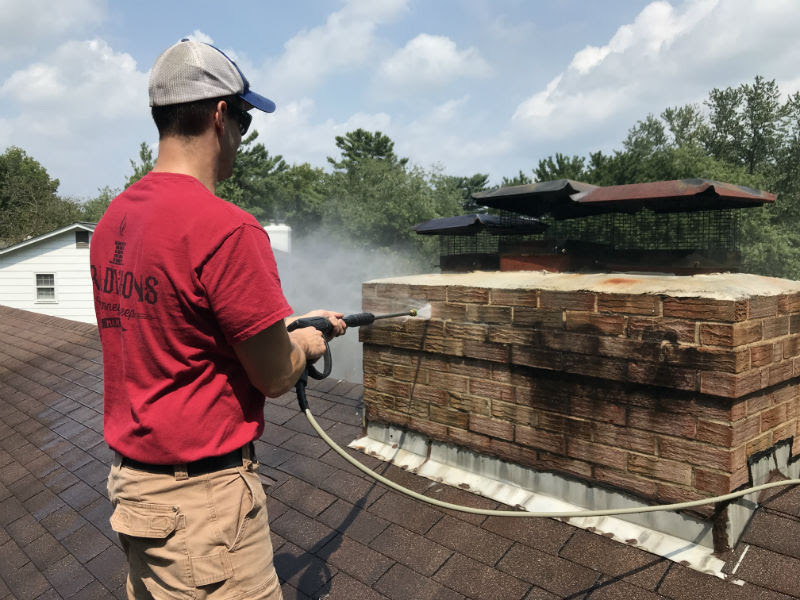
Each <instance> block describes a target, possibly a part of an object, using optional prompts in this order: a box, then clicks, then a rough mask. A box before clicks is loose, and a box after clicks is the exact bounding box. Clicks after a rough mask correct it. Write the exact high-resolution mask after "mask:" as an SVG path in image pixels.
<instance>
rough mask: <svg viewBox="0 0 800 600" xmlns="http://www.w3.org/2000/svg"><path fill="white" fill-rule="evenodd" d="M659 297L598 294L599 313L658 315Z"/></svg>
mask: <svg viewBox="0 0 800 600" xmlns="http://www.w3.org/2000/svg"><path fill="white" fill-rule="evenodd" d="M660 304H661V299H660V298H659V297H658V296H651V295H638V294H637V295H634V294H597V311H598V312H610V313H615V314H629V315H658V314H659V310H660Z"/></svg>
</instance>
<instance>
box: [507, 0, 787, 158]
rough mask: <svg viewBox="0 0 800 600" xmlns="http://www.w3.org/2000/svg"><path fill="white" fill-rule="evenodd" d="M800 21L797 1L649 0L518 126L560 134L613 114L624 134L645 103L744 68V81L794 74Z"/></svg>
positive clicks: (538, 133)
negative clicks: (673, 0)
mask: <svg viewBox="0 0 800 600" xmlns="http://www.w3.org/2000/svg"><path fill="white" fill-rule="evenodd" d="M798 29H800V5H798V4H797V3H796V2H795V1H794V0H771V1H769V2H752V1H751V0H685V1H684V2H682V3H680V4H679V3H670V2H663V1H659V2H652V3H651V4H649V5H647V6H646V7H645V8H644V9H643V10H642V11H641V12H640V13H639V14H638V15H637V17H636V18H635V19H634V21H633V23H630V24H626V25H623V26H621V27H619V28H618V30H617V31H616V33H615V34H614V35H613V36H612V37H611V38H610V40H609V41H608V43H607V44H605V45H603V46H587V47H586V48H584V49H583V50H581V51H579V52H577V53H576V54H575V55H574V57H573V59H572V61H571V62H570V64H569V66H568V67H567V68H566V69H564V71H562V72H561V73H560V74H558V75H557V76H556V77H555V78H553V79H552V80H551V81H550V83H549V84H548V85H547V86H546V87H545V88H544V89H541V90H539V91H536V92H534V93H533V94H532V95H531V96H530V97H528V98H527V99H526V100H524V101H523V102H521V103H520V104H519V105H518V106H517V108H516V111H515V112H514V115H513V118H512V127H513V128H514V129H515V130H517V131H518V132H522V134H523V137H528V138H536V139H544V140H548V139H549V140H554V139H567V138H569V137H570V136H575V135H579V134H588V133H589V132H591V131H593V130H600V128H602V127H604V126H608V125H609V124H610V123H609V122H613V123H612V126H613V124H617V126H621V127H623V129H622V130H621V131H619V138H621V137H623V136H624V133H625V131H624V128H625V127H630V126H631V125H632V124H633V122H634V120H635V119H641V118H644V117H645V116H646V114H647V113H648V112H656V113H658V112H660V111H661V110H663V109H664V108H667V107H668V106H672V105H676V104H685V103H688V102H698V101H702V100H703V99H704V98H705V97H706V96H707V93H708V92H709V91H710V90H711V89H712V88H713V87H726V86H728V85H734V86H735V85H738V84H739V83H742V82H743V81H742V80H741V77H742V74H743V73H748V72H749V76H747V75H746V76H745V80H744V81H752V79H753V77H755V76H756V75H763V76H764V77H766V78H767V79H772V78H776V79H778V81H779V82H781V81H792V80H795V81H796V79H795V78H796V72H797V65H796V57H797V56H800V38H798V36H797V33H796V32H797V30H798ZM597 145H599V144H597Z"/></svg>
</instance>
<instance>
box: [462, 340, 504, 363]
mask: <svg viewBox="0 0 800 600" xmlns="http://www.w3.org/2000/svg"><path fill="white" fill-rule="evenodd" d="M462 352H463V355H464V356H466V357H468V358H478V359H481V360H488V361H491V362H501V363H507V362H509V358H510V354H511V352H510V348H509V347H508V346H507V345H504V344H491V343H483V342H474V341H472V340H464V341H463V350H462Z"/></svg>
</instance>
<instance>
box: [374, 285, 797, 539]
mask: <svg viewBox="0 0 800 600" xmlns="http://www.w3.org/2000/svg"><path fill="white" fill-rule="evenodd" d="M426 304H430V319H419V318H418V319H413V318H409V319H405V320H402V321H398V320H394V321H384V322H376V323H375V325H373V326H372V327H370V328H363V329H362V331H361V334H360V335H361V340H362V341H363V342H364V404H365V409H366V410H365V420H366V423H367V425H369V424H371V423H379V424H387V425H391V426H393V427H397V428H400V429H403V430H409V431H413V432H417V433H419V434H422V435H424V436H426V438H427V439H429V440H431V441H432V442H438V443H445V444H453V445H456V446H458V447H462V448H466V449H469V450H471V451H473V452H475V453H477V454H479V455H482V456H488V457H493V458H495V459H498V460H501V461H506V462H510V463H514V464H517V465H522V466H524V467H528V468H531V469H533V470H536V471H547V472H552V473H556V474H558V475H561V476H563V477H565V478H567V479H569V480H573V481H577V482H582V483H583V484H585V485H588V486H598V485H599V486H604V487H609V488H611V489H613V490H616V491H619V492H621V493H624V494H626V495H629V496H630V497H632V498H636V499H638V500H640V501H643V502H645V503H648V504H657V503H673V502H682V501H686V500H696V499H700V498H705V497H710V496H715V495H719V494H724V493H727V492H730V491H733V490H736V489H738V488H742V487H745V486H748V485H750V484H751V483H752V481H751V479H752V473H751V469H750V468H749V463H752V462H753V460H755V459H757V458H758V457H759V456H762V455H764V454H765V453H768V452H769V451H771V450H774V449H775V448H776V447H777V446H778V445H779V444H784V445H785V444H790V445H791V452H790V454H791V456H796V454H797V452H798V450H799V449H800V440H798V436H796V435H795V434H796V428H797V420H798V410H799V409H800V397H799V396H798V383H799V382H800V379H799V378H798V377H799V376H800V283H797V282H790V281H786V280H780V279H772V278H766V277H760V276H755V275H746V274H715V275H696V276H693V277H680V276H659V275H629V274H616V275H607V274H605V275H597V274H591V275H580V274H574V273H573V274H567V273H561V274H554V273H534V272H524V273H470V274H442V275H420V276H413V277H405V278H398V279H392V280H381V281H377V282H369V283H366V284H364V285H363V308H364V310H366V311H370V312H376V313H378V312H391V311H395V310H403V309H407V308H409V307H421V306H423V305H426ZM790 462H791V461H790ZM755 483H761V482H755ZM692 515H693V518H696V519H700V520H711V521H713V522H714V523H715V525H714V526H715V527H716V528H717V529H720V530H721V529H724V528H725V526H727V525H729V523H728V519H729V515H727V514H726V511H725V510H723V509H721V508H720V507H717V509H716V510H715V508H714V506H713V505H708V506H705V507H702V508H700V509H696V510H695V511H693V513H692ZM743 526H744V525H743V524H742V525H741V526H737V527H735V528H734V530H733V531H732V533H729V534H728V535H727V536H721V535H717V536H716V537H717V538H718V539H716V540H715V546H716V549H717V550H725V549H726V547H729V546H730V545H732V543H733V542H735V538H736V537H738V535H739V534H740V533H741V529H742V528H743Z"/></svg>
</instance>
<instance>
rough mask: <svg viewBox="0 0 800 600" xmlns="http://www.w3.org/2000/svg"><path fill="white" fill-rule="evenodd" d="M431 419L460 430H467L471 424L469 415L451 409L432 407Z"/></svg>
mask: <svg viewBox="0 0 800 600" xmlns="http://www.w3.org/2000/svg"><path fill="white" fill-rule="evenodd" d="M429 410H430V417H431V419H433V420H434V421H435V422H437V423H442V424H443V425H447V426H449V427H458V428H459V429H467V425H468V423H469V415H468V414H467V413H464V412H461V411H457V410H453V409H451V408H449V407H442V406H435V405H431V406H430V408H429Z"/></svg>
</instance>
